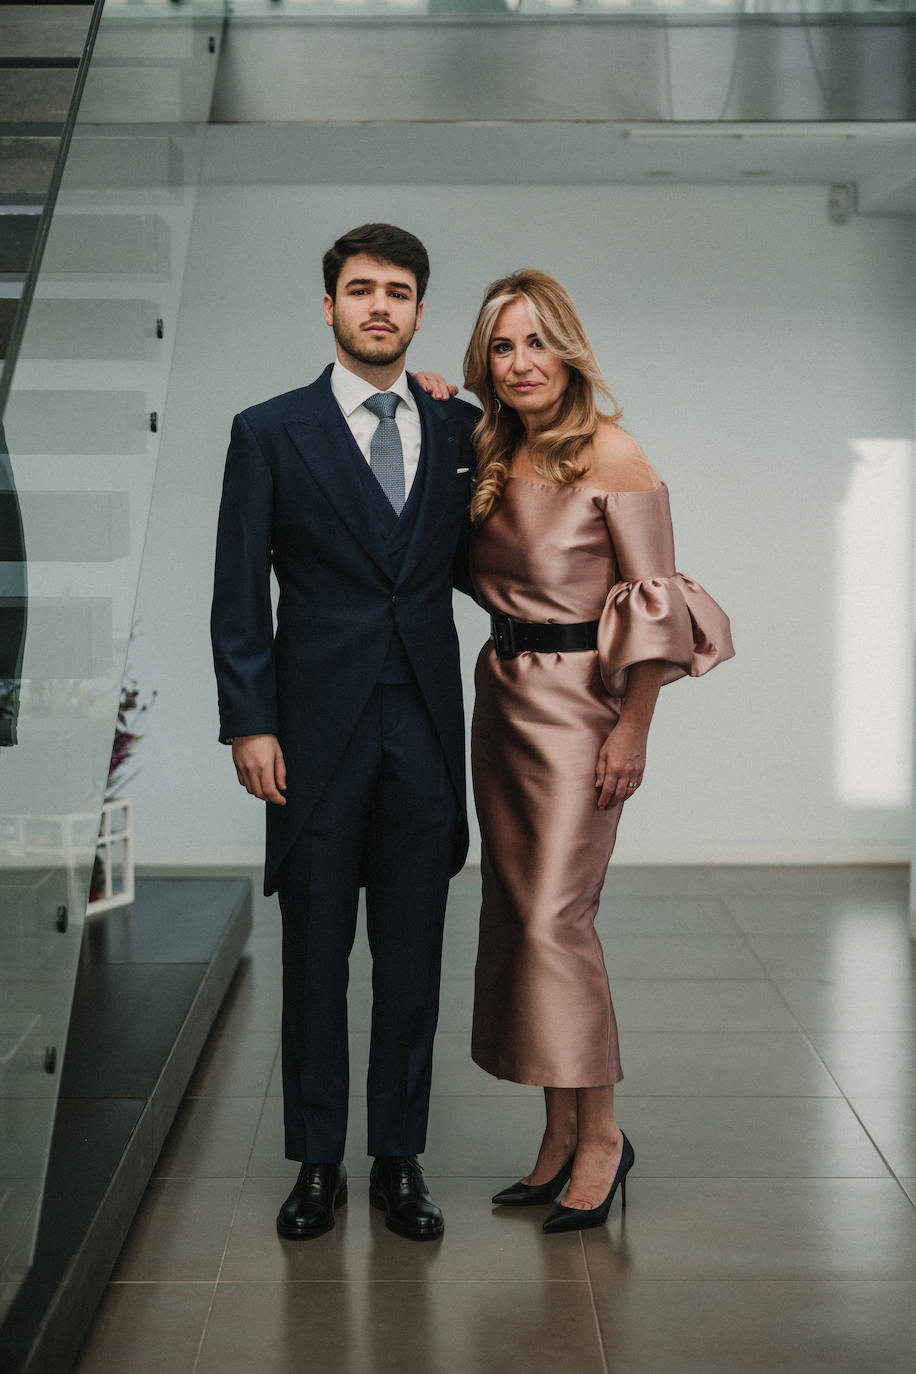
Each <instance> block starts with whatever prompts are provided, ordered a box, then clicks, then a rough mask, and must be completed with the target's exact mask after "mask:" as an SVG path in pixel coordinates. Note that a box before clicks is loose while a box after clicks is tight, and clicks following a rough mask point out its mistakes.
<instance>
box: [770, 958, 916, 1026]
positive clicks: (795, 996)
mask: <svg viewBox="0 0 916 1374" xmlns="http://www.w3.org/2000/svg"><path fill="white" fill-rule="evenodd" d="M773 982H774V983H775V985H776V987H777V989H778V990H779V992H780V994H781V996H782V997H784V998H785V1001H786V1004H787V1006H788V1007H789V1009H790V1010H791V1012H792V1014H793V1016H794V1017H795V1018H796V1020H797V1021H798V1023H799V1025H800V1026H802V1027H803V1028H804V1029H805V1030H806V1031H839V1032H844V1031H845V1032H851V1031H862V1032H865V1033H866V1034H869V1035H875V1034H881V1033H889V1034H893V1035H902V1034H906V1035H913V1034H916V988H914V987H912V986H910V984H909V983H908V982H904V981H900V980H899V979H889V980H882V979H880V978H879V979H875V980H874V981H866V980H865V979H861V980H859V981H858V982H856V980H855V979H854V978H849V979H845V978H844V979H841V980H839V981H838V980H836V979H835V978H833V977H832V976H831V974H830V972H829V971H825V972H823V973H822V974H821V976H819V977H815V978H774V979H773Z"/></svg>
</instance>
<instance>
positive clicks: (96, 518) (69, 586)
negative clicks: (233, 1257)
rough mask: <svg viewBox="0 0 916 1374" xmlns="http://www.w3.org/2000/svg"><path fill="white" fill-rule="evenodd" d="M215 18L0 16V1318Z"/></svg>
mask: <svg viewBox="0 0 916 1374" xmlns="http://www.w3.org/2000/svg"><path fill="white" fill-rule="evenodd" d="M166 10H167V12H166ZM13 11H17V13H16V14H14V13H13ZM26 11H31V14H28V13H25V12H26ZM222 11H223V7H222V5H216V6H214V5H209V6H208V5H199V6H198V5H190V4H188V5H181V6H175V5H171V6H168V7H165V8H163V9H159V10H157V7H155V6H153V7H146V6H142V7H134V8H133V10H132V12H131V11H130V7H127V6H117V5H113V6H111V7H109V8H103V5H102V3H101V0H99V3H97V4H95V5H66V6H63V5H61V6H42V5H37V6H36V5H32V6H21V7H19V6H10V7H7V8H6V9H5V10H4V11H0V39H2V40H3V42H4V47H3V49H2V50H0V77H3V78H7V77H11V80H4V82H3V90H4V92H5V95H4V97H2V98H0V188H2V191H0V195H2V199H0V301H2V302H3V304H2V305H0V344H2V347H0V353H2V354H3V362H4V366H3V373H2V382H0V387H2V389H0V435H2V440H0V444H2V448H0V646H2V658H0V743H2V744H3V745H4V746H5V747H2V748H0V1318H2V1316H3V1314H4V1312H5V1311H6V1310H7V1309H8V1307H9V1305H10V1303H11V1302H12V1301H13V1300H14V1298H15V1294H16V1292H17V1290H18V1287H19V1286H20V1284H21V1281H22V1279H23V1277H24V1275H25V1273H26V1271H27V1269H28V1267H29V1263H30V1258H31V1254H32V1248H33V1243H34V1236H35V1230H36V1226H37V1222H38V1218H39V1214H40V1206H41V1197H42V1188H43V1180H44V1174H45V1169H46V1163H47V1157H48V1150H49V1146H50V1141H51V1133H52V1129H53V1124H54V1115H55V1104H56V1100H57V1093H58V1085H59V1083H60V1079H61V1069H62V1064H63V1061H64V1056H65V1050H66V1038H67V1025H68V1020H69V1014H70V1005H71V1000H72V993H73V984H74V980H75V975H76V968H77V962H78V957H79V950H80V941H81V935H82V930H83V925H84V921H85V919H86V903H87V893H88V887H89V877H90V871H91V868H92V863H93V859H94V855H95V848H96V839H97V836H98V830H99V816H100V812H101V808H102V801H103V798H104V793H105V788H106V782H107V777H108V766H109V758H110V755H111V747H112V737H113V733H114V726H115V718H116V714H117V709H118V701H119V695H120V690H121V684H122V681H123V677H124V671H125V660H126V656H127V650H128V645H129V641H130V637H131V626H132V617H133V608H134V600H135V595H136V589H137V582H138V577H139V570H140V560H141V555H142V550H143V542H144V537H145V531H146V524H147V517H148V513H149V505H150V498H151V494H152V488H153V480H154V476H155V471H156V461H157V455H158V449H159V443H160V436H161V431H162V426H163V423H164V422H165V418H166V417H165V414H164V403H165V398H166V389H167V383H168V376H169V370H170V364H171V356H172V347H173V340H174V337H175V328H176V318H177V312H178V302H179V297H180V294H181V288H182V278H183V273H184V264H185V259H186V256H187V249H188V241H189V235H190V227H191V219H192V215H193V209H194V203H195V196H196V188H197V182H198V176H199V169H200V161H201V154H202V145H203V131H204V126H205V125H206V122H207V120H208V117H209V112H210V100H211V96H212V90H213V82H214V78H215V74H216V65H217V60H218V55H219V47H220V41H221V32H222ZM14 21H15V22H14ZM30 23H31V29H30V27H29V25H30ZM80 27H81V29H82V32H81V33H80ZM17 57H20V58H25V59H28V60H27V61H25V62H22V63H20V65H19V66H18V67H17V66H16V65H15V59H16V58H17ZM36 72H37V73H38V75H39V76H40V77H41V78H42V79H41V80H40V81H37V82H36V80H35V79H34V73H36ZM49 73H50V77H49ZM11 88H15V89H14V93H13V95H10V91H11ZM42 91H44V93H45V95H46V96H47V97H48V99H47V101H46V104H45V105H44V106H42V104H41V93H42ZM17 115H18V116H20V118H18V119H17V117H16V116H17ZM101 919H104V918H101Z"/></svg>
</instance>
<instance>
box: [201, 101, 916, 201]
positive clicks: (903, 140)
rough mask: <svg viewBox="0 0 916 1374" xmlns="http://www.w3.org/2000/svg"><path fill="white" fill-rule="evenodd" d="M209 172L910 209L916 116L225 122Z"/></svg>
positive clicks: (226, 178) (260, 178) (234, 179)
mask: <svg viewBox="0 0 916 1374" xmlns="http://www.w3.org/2000/svg"><path fill="white" fill-rule="evenodd" d="M206 179H207V180H208V181H210V182H216V183H236V184H237V183H255V184H256V183H281V184H283V183H285V184H302V183H303V182H306V183H312V184H316V185H321V184H356V185H372V184H379V183H383V182H387V183H391V184H401V185H437V184H438V185H485V186H486V185H606V184H619V185H653V184H656V185H676V184H679V183H680V184H687V185H720V184H721V185H755V184H756V185H773V186H776V185H792V184H807V185H811V184H822V185H825V186H826V185H831V184H835V183H853V184H854V185H855V186H856V187H857V192H858V209H859V211H860V213H865V214H884V215H888V214H892V215H912V216H916V123H893V124H890V123H881V124H823V123H817V124H778V125H777V124H678V125H677V126H672V125H670V124H667V125H665V124H618V123H565V124H564V123H536V122H530V123H524V124H519V123H504V124H503V123H486V124H459V123H442V124H436V123H429V122H417V123H398V124H382V123H360V124H298V123H295V124H272V123H266V124H232V125H213V126H211V127H210V129H209V130H208V151H207V159H206Z"/></svg>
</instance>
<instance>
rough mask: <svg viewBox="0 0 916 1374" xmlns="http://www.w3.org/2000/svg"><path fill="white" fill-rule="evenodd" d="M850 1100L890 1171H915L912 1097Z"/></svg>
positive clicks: (915, 1104)
mask: <svg viewBox="0 0 916 1374" xmlns="http://www.w3.org/2000/svg"><path fill="white" fill-rule="evenodd" d="M851 1102H852V1107H853V1110H854V1111H855V1112H856V1114H857V1115H858V1117H859V1119H860V1120H861V1122H862V1124H863V1126H864V1127H865V1129H866V1131H868V1134H869V1135H870V1136H871V1138H872V1140H873V1141H874V1142H875V1145H876V1146H877V1147H878V1149H879V1150H880V1151H881V1153H882V1155H883V1156H884V1158H885V1159H886V1160H887V1162H888V1164H889V1165H890V1167H891V1169H892V1170H893V1171H894V1173H895V1174H897V1175H898V1176H900V1175H903V1176H904V1177H908V1176H912V1175H913V1174H916V1098H913V1097H858V1096H854V1097H853V1098H852V1099H851Z"/></svg>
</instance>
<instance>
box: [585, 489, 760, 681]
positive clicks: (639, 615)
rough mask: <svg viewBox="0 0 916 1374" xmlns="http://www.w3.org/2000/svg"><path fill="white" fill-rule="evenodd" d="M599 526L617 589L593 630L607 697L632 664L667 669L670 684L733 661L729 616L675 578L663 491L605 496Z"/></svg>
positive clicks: (696, 588) (694, 585) (680, 576)
mask: <svg viewBox="0 0 916 1374" xmlns="http://www.w3.org/2000/svg"><path fill="white" fill-rule="evenodd" d="M605 518H606V520H607V526H608V530H609V532H610V536H611V542H612V544H613V546H614V554H615V558H616V562H617V577H618V581H617V582H616V583H615V584H614V586H613V587H612V588H611V590H610V592H609V593H608V597H607V601H606V602H605V605H604V610H603V612H602V614H601V618H600V620H599V622H598V659H599V663H600V666H601V677H602V680H603V682H604V685H605V687H606V688H607V690H608V691H609V692H610V693H611V695H612V696H623V694H624V692H625V691H626V684H627V674H626V670H627V668H628V667H629V666H630V664H632V663H642V662H644V661H646V660H648V659H654V660H661V661H662V662H664V663H666V664H667V665H668V667H667V671H666V673H665V677H664V681H665V682H675V681H676V680H677V679H678V678H679V677H685V676H688V675H689V676H690V677H701V676H702V674H703V673H708V672H709V670H710V668H714V667H715V666H716V664H717V663H723V662H724V661H725V660H726V659H728V658H731V657H732V656H733V655H734V652H735V650H734V647H733V646H732V637H731V629H730V626H729V622H728V616H727V615H726V614H725V612H724V611H723V610H722V608H721V606H719V605H717V604H716V602H715V601H713V599H712V597H711V596H709V595H708V593H707V592H705V591H704V590H703V588H702V587H701V586H700V585H699V583H698V582H694V581H693V579H692V578H689V577H685V576H684V575H683V574H682V573H679V572H677V571H676V570H675V566H674V535H673V533H672V529H671V512H670V508H669V504H668V488H667V487H658V488H657V489H656V490H654V491H632V492H616V493H611V494H609V496H608V499H607V504H606V506H605Z"/></svg>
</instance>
